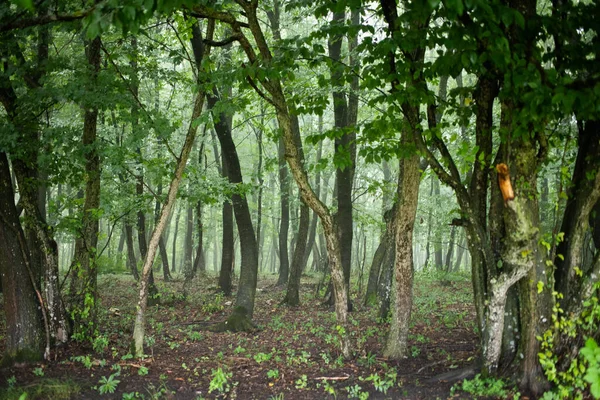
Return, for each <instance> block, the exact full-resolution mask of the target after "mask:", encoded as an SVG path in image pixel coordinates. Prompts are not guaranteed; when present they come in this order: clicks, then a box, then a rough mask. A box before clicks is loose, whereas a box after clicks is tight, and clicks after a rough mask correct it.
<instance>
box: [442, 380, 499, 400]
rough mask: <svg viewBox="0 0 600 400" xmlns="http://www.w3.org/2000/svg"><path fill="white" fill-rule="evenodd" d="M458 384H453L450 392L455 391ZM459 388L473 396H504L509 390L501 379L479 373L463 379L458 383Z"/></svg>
mask: <svg viewBox="0 0 600 400" xmlns="http://www.w3.org/2000/svg"><path fill="white" fill-rule="evenodd" d="M457 386H458V384H456V385H454V386H453V387H452V390H451V392H450V393H451V394H453V393H454V391H456V388H455V387H457ZM459 388H460V389H461V390H462V391H464V392H467V393H469V394H472V395H473V396H476V397H477V396H482V397H500V398H506V397H507V396H508V393H509V390H507V389H506V384H505V383H504V381H503V380H502V379H495V378H482V377H481V374H477V375H475V378H473V379H465V380H464V381H462V383H461V384H460V386H459Z"/></svg>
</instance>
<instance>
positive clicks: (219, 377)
mask: <svg viewBox="0 0 600 400" xmlns="http://www.w3.org/2000/svg"><path fill="white" fill-rule="evenodd" d="M211 376H212V379H211V381H210V384H209V387H208V393H212V392H214V391H215V390H216V391H217V392H219V393H227V392H229V390H231V384H230V382H229V380H230V379H231V377H232V376H233V374H232V373H231V372H226V371H223V369H222V368H221V367H219V368H217V369H216V370H215V369H213V370H212V375H211Z"/></svg>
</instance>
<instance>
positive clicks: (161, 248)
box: [154, 182, 172, 282]
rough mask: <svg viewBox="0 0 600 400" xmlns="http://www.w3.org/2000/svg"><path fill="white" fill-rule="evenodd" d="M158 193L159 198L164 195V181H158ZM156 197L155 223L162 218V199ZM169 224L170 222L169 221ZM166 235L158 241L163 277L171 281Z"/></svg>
mask: <svg viewBox="0 0 600 400" xmlns="http://www.w3.org/2000/svg"><path fill="white" fill-rule="evenodd" d="M156 195H157V196H158V198H160V197H161V195H162V182H159V183H158V187H157V189H156ZM158 198H157V199H156V203H155V204H154V224H155V225H156V224H157V223H158V219H159V218H160V201H159V199H158ZM167 225H168V223H167ZM164 236H165V235H161V237H160V240H159V241H158V250H159V253H160V261H161V264H162V268H163V279H164V280H165V282H168V281H170V280H171V279H172V278H171V273H170V272H169V257H168V256H167V246H165V237H164Z"/></svg>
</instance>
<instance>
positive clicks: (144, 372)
mask: <svg viewBox="0 0 600 400" xmlns="http://www.w3.org/2000/svg"><path fill="white" fill-rule="evenodd" d="M138 375H139V376H145V375H148V367H144V366H143V365H142V366H141V367H140V369H138Z"/></svg>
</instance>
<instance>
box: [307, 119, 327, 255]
mask: <svg viewBox="0 0 600 400" xmlns="http://www.w3.org/2000/svg"><path fill="white" fill-rule="evenodd" d="M322 132H323V116H322V115H319V133H322ZM322 155H323V142H322V141H321V142H319V145H318V147H317V156H316V160H315V163H316V164H318V163H319V162H320V161H321V158H322ZM315 195H317V197H319V196H321V169H317V172H316V173H315ZM318 221H319V217H318V215H317V214H315V213H314V212H313V216H312V219H311V220H310V228H309V230H308V242H307V244H306V252H305V254H304V263H303V265H307V264H308V257H310V253H311V251H312V249H313V247H315V239H316V237H317V222H318Z"/></svg>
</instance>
